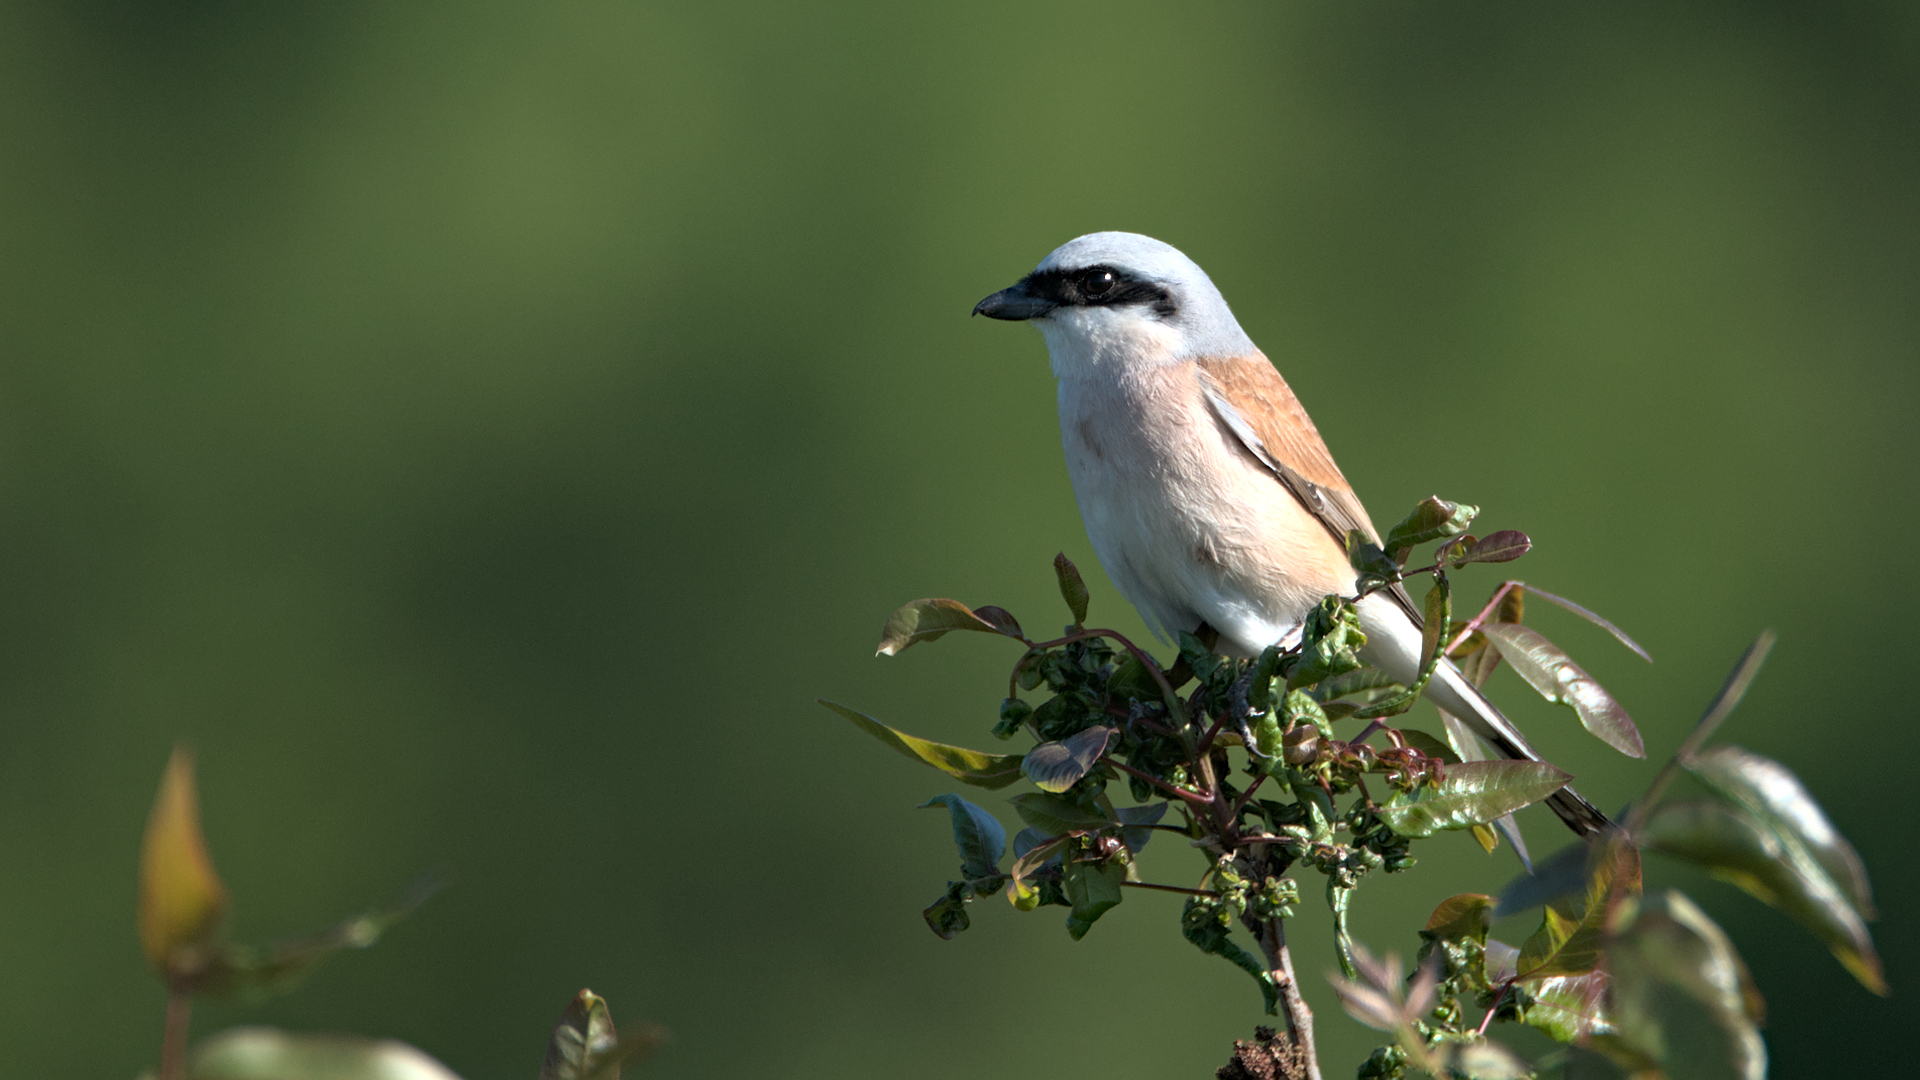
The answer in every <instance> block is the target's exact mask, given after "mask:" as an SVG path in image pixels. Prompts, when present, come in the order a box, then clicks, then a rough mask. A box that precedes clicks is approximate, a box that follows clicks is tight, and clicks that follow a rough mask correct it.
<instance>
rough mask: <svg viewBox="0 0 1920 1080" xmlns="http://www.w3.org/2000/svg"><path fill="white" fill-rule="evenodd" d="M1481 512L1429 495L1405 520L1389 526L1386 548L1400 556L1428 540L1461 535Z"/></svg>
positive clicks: (1471, 507)
mask: <svg viewBox="0 0 1920 1080" xmlns="http://www.w3.org/2000/svg"><path fill="white" fill-rule="evenodd" d="M1479 513H1480V509H1479V507H1475V506H1468V505H1466V504H1465V503H1455V502H1448V501H1447V500H1445V499H1443V498H1441V497H1440V496H1438V495H1433V496H1429V497H1427V498H1425V499H1422V500H1421V501H1420V505H1419V506H1416V507H1414V508H1413V513H1411V514H1408V515H1407V517H1406V520H1404V521H1402V522H1401V523H1400V524H1398V525H1395V526H1394V527H1393V528H1391V529H1389V530H1387V542H1386V549H1387V551H1388V553H1390V554H1392V555H1393V556H1394V557H1395V558H1396V559H1398V558H1401V557H1402V556H1401V555H1400V552H1403V551H1406V550H1408V549H1410V548H1415V547H1418V546H1420V545H1421V544H1424V543H1426V542H1427V541H1429V540H1440V539H1444V538H1446V537H1449V536H1458V535H1459V534H1461V533H1463V532H1466V531H1467V526H1468V525H1470V524H1472V523H1473V519H1474V517H1475V516H1476V515H1478V514H1479Z"/></svg>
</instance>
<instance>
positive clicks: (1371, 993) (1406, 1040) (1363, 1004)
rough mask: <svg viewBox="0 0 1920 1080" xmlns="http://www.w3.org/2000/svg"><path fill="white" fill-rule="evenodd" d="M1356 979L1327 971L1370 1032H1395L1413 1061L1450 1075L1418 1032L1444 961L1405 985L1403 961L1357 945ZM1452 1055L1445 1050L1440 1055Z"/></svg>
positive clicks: (1430, 962)
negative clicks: (1416, 1024) (1416, 1023)
mask: <svg viewBox="0 0 1920 1080" xmlns="http://www.w3.org/2000/svg"><path fill="white" fill-rule="evenodd" d="M1352 957H1353V968H1354V976H1355V977H1354V978H1351V979H1348V978H1343V977H1342V976H1341V975H1339V974H1338V973H1336V972H1328V973H1327V981H1328V982H1329V983H1332V984H1333V990H1334V993H1336V994H1337V995H1339V997H1340V1006H1341V1008H1343V1009H1345V1010H1346V1011H1347V1015H1348V1016H1351V1017H1353V1018H1354V1019H1355V1020H1358V1021H1360V1022H1361V1023H1362V1024H1365V1025H1367V1026H1368V1027H1370V1028H1375V1029H1377V1030H1380V1031H1390V1032H1392V1033H1393V1034H1394V1035H1395V1036H1396V1038H1397V1040H1398V1042H1399V1043H1400V1047H1401V1049H1403V1050H1405V1051H1406V1052H1407V1057H1408V1059H1409V1060H1410V1061H1411V1063H1412V1064H1413V1065H1414V1066H1415V1067H1417V1068H1420V1069H1424V1070H1426V1071H1427V1072H1430V1073H1433V1074H1434V1075H1436V1076H1438V1075H1445V1074H1446V1070H1445V1067H1444V1066H1443V1064H1442V1063H1441V1061H1440V1060H1439V1055H1436V1053H1435V1051H1434V1049H1433V1048H1429V1047H1428V1046H1427V1045H1426V1041H1425V1040H1424V1039H1422V1038H1421V1037H1420V1036H1419V1035H1418V1033H1416V1032H1415V1031H1414V1029H1413V1021H1414V1020H1415V1019H1416V1018H1418V1017H1421V1016H1424V1015H1426V1013H1427V1012H1428V1011H1429V1010H1431V1009H1432V1008H1433V1002H1434V997H1435V990H1436V986H1437V984H1438V981H1439V963H1440V957H1439V956H1437V955H1434V956H1429V957H1428V959H1427V962H1426V963H1423V964H1421V965H1420V969H1419V970H1418V971H1416V972H1415V973H1414V976H1413V978H1412V979H1411V980H1408V981H1407V982H1404V983H1403V982H1402V980H1401V977H1400V958H1399V957H1397V956H1392V955H1389V956H1387V957H1384V958H1380V957H1375V956H1374V955H1373V954H1372V953H1371V952H1369V951H1368V950H1367V947H1366V946H1365V945H1362V944H1360V943H1359V942H1354V943H1353V946H1352ZM1445 1052H1446V1051H1445V1049H1444V1048H1441V1050H1440V1054H1444V1053H1445Z"/></svg>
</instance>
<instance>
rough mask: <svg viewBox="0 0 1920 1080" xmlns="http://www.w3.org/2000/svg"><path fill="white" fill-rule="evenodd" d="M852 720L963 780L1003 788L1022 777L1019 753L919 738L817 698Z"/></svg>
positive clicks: (904, 751)
mask: <svg viewBox="0 0 1920 1080" xmlns="http://www.w3.org/2000/svg"><path fill="white" fill-rule="evenodd" d="M814 700H816V701H818V702H819V703H820V704H822V705H825V706H826V707H827V708H829V709H832V710H833V711H834V712H837V713H839V714H840V715H841V716H844V717H846V718H847V720H849V721H850V722H851V723H852V724H853V726H854V727H857V728H859V729H860V730H861V731H864V732H866V733H867V734H869V735H871V736H873V737H874V738H876V739H879V740H880V741H881V742H883V743H885V744H887V745H888V746H891V747H893V748H894V749H895V750H897V751H899V752H900V754H901V756H903V757H907V758H911V759H912V760H914V761H918V762H922V763H924V764H927V765H931V766H933V767H934V768H936V769H939V770H940V771H941V772H943V773H946V774H947V775H948V776H951V777H953V778H954V779H956V780H959V781H961V782H962V783H967V784H972V785H973V786H975V787H983V788H988V789H993V788H1003V787H1006V786H1007V785H1008V784H1011V783H1013V782H1014V781H1015V780H1018V779H1020V755H1019V754H986V753H982V752H980V751H978V750H968V749H966V748H964V747H959V746H948V745H947V744H946V743H937V742H931V741H929V740H926V739H921V738H916V737H915V736H912V735H908V734H907V733H906V732H904V731H900V730H897V729H895V728H891V727H888V726H887V725H885V724H883V723H881V722H880V721H878V720H875V719H874V718H873V717H871V716H867V715H865V714H864V713H858V712H855V711H853V710H852V709H849V708H847V707H846V706H844V705H836V704H834V703H833V702H831V701H828V700H826V699H825V698H816V699H814Z"/></svg>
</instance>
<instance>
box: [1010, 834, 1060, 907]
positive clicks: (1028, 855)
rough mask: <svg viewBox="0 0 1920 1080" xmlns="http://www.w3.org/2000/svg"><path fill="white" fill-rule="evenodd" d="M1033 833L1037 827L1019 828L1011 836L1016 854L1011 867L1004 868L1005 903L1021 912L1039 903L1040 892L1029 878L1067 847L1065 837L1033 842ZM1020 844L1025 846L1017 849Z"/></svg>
mask: <svg viewBox="0 0 1920 1080" xmlns="http://www.w3.org/2000/svg"><path fill="white" fill-rule="evenodd" d="M1035 833H1037V830H1034V829H1022V830H1020V835H1019V836H1018V837H1016V838H1015V839H1014V851H1015V853H1016V855H1017V857H1016V858H1015V859H1014V860H1013V866H1012V867H1011V868H1010V869H1008V871H1007V876H1008V881H1007V902H1008V903H1010V904H1012V905H1013V906H1014V907H1016V908H1019V909H1020V910H1021V911H1032V910H1033V909H1034V908H1036V907H1038V906H1040V891H1039V890H1038V889H1037V888H1035V887H1034V886H1033V884H1032V881H1031V879H1032V877H1033V875H1034V874H1035V873H1036V872H1037V871H1038V870H1039V869H1040V868H1041V867H1042V866H1045V865H1046V864H1047V863H1048V862H1049V861H1050V860H1052V859H1053V858H1054V856H1056V855H1058V854H1060V850H1061V849H1062V848H1064V847H1066V846H1067V840H1068V838H1067V837H1065V836H1055V837H1053V838H1052V839H1047V840H1037V841H1036V840H1032V839H1031V838H1030V836H1029V834H1035ZM1023 843H1024V844H1025V845H1026V850H1024V851H1022V850H1020V849H1021V847H1022V846H1023Z"/></svg>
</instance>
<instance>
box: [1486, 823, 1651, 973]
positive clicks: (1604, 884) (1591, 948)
mask: <svg viewBox="0 0 1920 1080" xmlns="http://www.w3.org/2000/svg"><path fill="white" fill-rule="evenodd" d="M1639 892H1640V852H1639V849H1637V848H1635V847H1634V846H1633V845H1632V844H1629V843H1626V842H1624V841H1621V840H1618V839H1616V838H1612V837H1603V838H1601V839H1599V840H1597V841H1595V842H1594V846H1593V852H1592V854H1591V856H1590V857H1589V859H1588V862H1587V881H1586V888H1585V889H1584V890H1583V891H1582V892H1581V893H1580V894H1579V895H1577V896H1562V897H1560V898H1559V899H1556V900H1552V901H1549V902H1548V903H1547V905H1546V910H1545V913H1544V915H1543V917H1542V921H1541V925H1540V929H1539V930H1538V931H1536V932H1535V933H1534V935H1533V936H1532V937H1530V938H1528V939H1527V940H1526V941H1524V942H1522V943H1521V945H1520V958H1519V959H1518V960H1517V961H1516V962H1515V963H1516V966H1517V968H1518V970H1519V977H1520V979H1521V980H1523V981H1527V980H1533V979H1542V978H1548V977H1551V976H1556V975H1585V974H1586V973H1587V972H1589V971H1592V970H1593V969H1594V968H1595V967H1596V966H1598V964H1599V962H1600V952H1601V949H1602V947H1603V946H1604V944H1605V940H1606V931H1607V922H1608V916H1609V914H1611V913H1612V912H1613V910H1614V909H1615V906H1616V905H1618V904H1620V903H1624V902H1626V901H1628V900H1630V899H1632V898H1633V897H1635V896H1637V895H1639Z"/></svg>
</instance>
